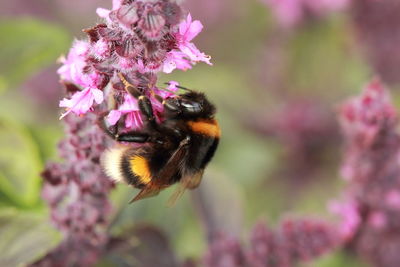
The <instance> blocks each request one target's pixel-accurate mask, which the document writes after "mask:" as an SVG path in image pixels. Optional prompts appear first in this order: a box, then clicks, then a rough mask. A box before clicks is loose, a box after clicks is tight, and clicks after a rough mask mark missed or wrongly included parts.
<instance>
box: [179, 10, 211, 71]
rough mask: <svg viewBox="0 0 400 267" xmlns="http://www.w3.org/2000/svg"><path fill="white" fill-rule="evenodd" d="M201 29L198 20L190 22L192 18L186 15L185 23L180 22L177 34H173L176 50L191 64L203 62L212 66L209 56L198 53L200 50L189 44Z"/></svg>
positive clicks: (201, 25)
mask: <svg viewBox="0 0 400 267" xmlns="http://www.w3.org/2000/svg"><path fill="white" fill-rule="evenodd" d="M202 29H203V24H201V22H200V21H198V20H195V21H192V16H191V15H190V14H188V16H187V18H186V21H182V22H181V24H179V32H178V33H176V34H175V36H176V39H177V43H178V48H179V49H180V50H181V51H182V52H183V53H184V54H186V56H188V57H189V58H190V60H192V61H193V62H198V61H203V62H205V63H207V64H208V65H212V64H211V62H210V59H211V58H210V56H207V55H205V54H204V53H202V52H200V50H199V49H197V47H196V46H195V45H194V44H193V43H191V42H190V41H192V40H193V38H194V37H196V36H197V35H198V34H199V33H200V32H201V31H202Z"/></svg>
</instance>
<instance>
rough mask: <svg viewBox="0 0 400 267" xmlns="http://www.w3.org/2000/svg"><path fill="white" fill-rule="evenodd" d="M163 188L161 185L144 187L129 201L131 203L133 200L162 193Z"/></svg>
mask: <svg viewBox="0 0 400 267" xmlns="http://www.w3.org/2000/svg"><path fill="white" fill-rule="evenodd" d="M160 191H161V188H159V187H146V188H144V189H142V190H141V191H140V192H139V193H138V194H137V195H136V196H135V197H133V198H132V199H131V201H129V204H131V203H132V202H135V201H137V200H140V199H143V198H148V197H154V196H156V195H158V193H160Z"/></svg>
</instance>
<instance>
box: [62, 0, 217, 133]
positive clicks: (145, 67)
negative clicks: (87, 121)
mask: <svg viewBox="0 0 400 267" xmlns="http://www.w3.org/2000/svg"><path fill="white" fill-rule="evenodd" d="M97 13H98V15H99V16H100V17H102V18H103V19H104V20H105V23H103V24H98V25H96V26H95V27H93V28H90V29H86V30H85V32H86V33H87V35H88V37H89V38H88V40H79V41H78V40H77V41H75V42H74V45H73V47H72V48H71V50H70V52H69V54H68V56H67V57H66V58H65V57H64V58H61V62H62V63H63V66H62V67H61V68H60V69H59V70H58V73H59V74H60V77H61V79H62V80H64V81H67V82H71V83H74V84H75V85H77V86H80V87H81V88H82V89H83V90H80V91H78V92H76V93H75V94H73V95H72V97H71V98H70V99H63V100H62V101H61V102H60V107H64V108H66V109H67V111H66V112H65V113H64V114H63V115H62V116H61V118H63V117H65V116H66V115H67V114H69V113H70V112H73V113H75V114H77V115H82V114H85V113H87V112H88V111H90V110H91V109H92V107H93V106H94V104H95V103H96V104H100V103H102V102H103V101H104V99H105V98H107V97H108V96H112V97H114V98H115V100H116V103H115V109H114V111H113V112H112V113H111V114H110V117H109V122H110V123H111V124H112V123H114V124H115V123H116V122H117V121H118V119H119V118H120V117H121V115H129V116H127V118H126V120H127V121H126V126H127V127H129V128H130V127H140V126H141V121H140V117H139V116H138V114H137V111H138V107H137V103H136V100H135V99H133V98H131V97H130V96H128V94H127V93H126V92H124V90H123V87H122V86H121V81H120V79H119V78H118V76H117V74H118V73H122V74H124V75H125V76H126V78H127V80H128V81H129V82H130V83H132V84H133V85H135V86H136V87H137V88H138V89H139V90H141V93H143V94H147V95H148V96H149V97H150V96H152V95H154V93H156V94H158V93H159V92H157V90H158V88H157V87H156V82H157V76H156V74H155V73H156V72H159V71H163V72H165V73H170V72H172V71H173V70H174V69H181V70H187V69H190V68H191V67H192V65H193V64H196V63H197V62H200V61H203V62H206V63H207V64H210V65H211V63H210V57H209V56H207V55H205V54H204V53H202V52H200V51H199V50H198V49H197V47H196V46H195V45H194V44H193V43H192V42H191V41H192V40H193V38H194V37H196V36H197V35H198V34H199V32H200V31H201V30H202V28H203V26H202V24H201V23H200V21H197V20H195V21H193V20H192V17H191V15H190V14H189V15H187V17H186V19H183V17H184V16H183V12H182V10H181V8H180V6H179V5H178V4H176V3H173V2H170V1H168V0H159V1H148V0H140V1H133V0H123V1H122V0H115V1H113V8H112V10H106V9H103V8H99V9H97ZM108 84H111V85H112V86H111V89H110V91H107V89H106V86H107V85H108ZM165 97H168V96H165ZM153 100H154V101H152V103H153V105H154V106H157V101H155V99H153ZM155 109H156V112H157V111H159V110H157V108H155Z"/></svg>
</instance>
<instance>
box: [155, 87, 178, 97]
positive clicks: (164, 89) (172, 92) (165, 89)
mask: <svg viewBox="0 0 400 267" xmlns="http://www.w3.org/2000/svg"><path fill="white" fill-rule="evenodd" d="M157 89H160V90H163V91H167V92H169V93H171V94H174V95H177V93H176V92H174V91H171V90H169V89H167V88H162V87H157Z"/></svg>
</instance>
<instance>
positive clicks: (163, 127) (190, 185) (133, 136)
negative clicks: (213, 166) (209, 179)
mask: <svg viewBox="0 0 400 267" xmlns="http://www.w3.org/2000/svg"><path fill="white" fill-rule="evenodd" d="M119 77H120V79H121V81H122V83H123V85H124V87H125V90H126V91H127V92H128V93H130V94H131V95H132V96H133V97H135V98H136V99H137V100H138V107H139V110H140V113H141V117H142V120H143V128H142V129H141V130H139V131H130V132H126V133H119V132H118V128H116V129H114V130H110V128H109V127H107V125H106V123H105V120H104V116H102V117H100V119H99V126H100V128H101V129H102V130H103V131H104V132H105V133H106V134H107V135H109V136H110V137H111V138H113V139H114V140H116V141H117V142H122V143H124V142H130V143H139V144H142V145H140V146H136V147H135V146H131V145H126V144H125V145H124V144H121V143H119V144H117V145H116V146H115V147H114V148H111V149H109V150H107V151H105V153H104V154H103V156H102V159H101V165H102V167H103V169H104V170H105V173H106V174H107V176H109V177H110V178H111V179H113V180H115V181H116V182H124V183H126V184H128V185H131V186H133V187H134V188H138V189H140V190H141V191H140V192H139V193H138V194H137V195H136V196H135V197H134V198H133V199H132V200H131V201H130V202H129V203H132V202H134V201H137V200H140V199H143V198H147V197H152V196H155V195H157V194H158V193H159V192H160V191H161V190H163V189H165V188H167V187H169V186H171V185H173V184H175V183H179V186H178V188H177V190H176V191H175V193H174V194H173V195H172V197H171V198H170V201H169V204H173V202H175V201H176V199H177V198H178V197H180V196H181V195H182V194H183V192H184V191H185V190H186V189H194V188H197V187H198V186H199V184H200V182H201V179H202V176H203V172H204V168H205V167H206V166H207V164H208V163H209V162H210V160H211V159H212V157H213V156H214V153H215V151H216V149H217V147H218V142H219V138H220V135H221V130H220V128H219V126H218V122H217V121H216V119H215V118H214V116H215V112H216V109H215V106H214V105H213V104H211V103H210V102H209V101H208V100H207V98H206V96H205V95H204V94H203V93H201V92H197V91H193V90H190V89H187V88H184V87H180V88H181V89H184V90H186V92H185V93H183V94H177V95H176V96H174V97H170V98H167V99H162V98H161V97H158V96H156V99H158V100H159V101H160V102H161V103H162V105H163V107H164V111H163V114H162V116H163V121H162V122H157V121H156V119H155V116H154V113H153V109H152V105H151V102H150V99H149V98H148V97H147V96H145V95H144V94H141V93H140V91H139V90H138V89H137V88H135V87H134V86H133V85H132V84H131V83H129V82H128V81H127V80H126V79H125V77H124V76H123V75H122V74H119Z"/></svg>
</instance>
